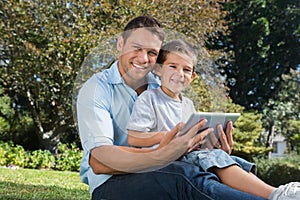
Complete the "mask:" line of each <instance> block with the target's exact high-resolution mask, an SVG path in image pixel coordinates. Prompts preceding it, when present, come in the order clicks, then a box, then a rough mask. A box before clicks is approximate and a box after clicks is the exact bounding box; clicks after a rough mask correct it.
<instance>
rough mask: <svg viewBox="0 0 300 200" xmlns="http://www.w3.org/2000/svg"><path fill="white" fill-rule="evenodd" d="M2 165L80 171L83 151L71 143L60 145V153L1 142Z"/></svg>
mask: <svg viewBox="0 0 300 200" xmlns="http://www.w3.org/2000/svg"><path fill="white" fill-rule="evenodd" d="M0 153H1V154H0V166H9V165H13V166H18V167H24V168H30V169H55V170H59V171H79V166H80V162H81V158H82V151H81V150H80V149H79V148H77V147H76V146H75V144H71V145H70V147H68V145H66V144H60V145H59V154H57V155H52V154H51V153H50V151H49V150H40V149H39V150H35V151H25V150H24V148H23V147H22V146H20V145H14V144H13V143H12V142H0Z"/></svg>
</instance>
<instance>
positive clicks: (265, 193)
mask: <svg viewBox="0 0 300 200" xmlns="http://www.w3.org/2000/svg"><path fill="white" fill-rule="evenodd" d="M213 171H214V172H215V173H216V174H217V175H218V177H219V178H220V179H221V181H222V182H223V183H224V184H226V185H228V186H230V187H232V188H235V189H237V190H240V191H243V192H247V193H250V194H254V195H257V196H260V197H263V198H265V199H267V198H269V196H270V194H271V192H272V191H273V190H274V189H275V188H274V187H272V186H270V185H268V184H266V183H265V182H263V181H262V180H261V179H259V178H258V177H257V176H255V175H254V174H252V173H251V172H250V173H248V172H246V171H244V170H243V169H242V168H240V167H239V166H237V165H232V166H229V167H226V168H223V169H220V168H214V169H213Z"/></svg>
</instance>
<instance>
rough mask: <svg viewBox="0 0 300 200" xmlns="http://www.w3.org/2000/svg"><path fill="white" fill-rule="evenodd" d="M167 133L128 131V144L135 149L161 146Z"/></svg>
mask: <svg viewBox="0 0 300 200" xmlns="http://www.w3.org/2000/svg"><path fill="white" fill-rule="evenodd" d="M166 133H167V132H166V131H160V132H142V131H134V130H128V144H129V145H130V146H135V147H150V146H153V145H155V144H159V143H160V141H161V140H162V138H163V137H164V136H165V135H166Z"/></svg>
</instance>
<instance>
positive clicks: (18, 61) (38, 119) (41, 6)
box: [0, 0, 226, 153]
mask: <svg viewBox="0 0 300 200" xmlns="http://www.w3.org/2000/svg"><path fill="white" fill-rule="evenodd" d="M157 8H159V9H157ZM221 14H222V12H221V11H220V4H219V3H218V1H217V0H213V1H209V2H207V1H204V0H202V1H195V0H189V1H185V2H182V1H175V2H174V1H166V0H163V1H153V2H151V3H149V1H145V0H142V1H136V0H134V1H128V0H125V1H110V0H104V1H101V3H94V2H91V1H72V2H64V1H51V0H45V1H12V0H3V1H1V2H0V19H1V20H0V26H1V29H0V35H1V38H0V49H1V54H0V65H1V66H0V74H1V77H0V85H1V86H3V87H4V89H5V94H8V95H9V96H10V97H14V98H13V99H12V104H14V105H15V106H14V107H13V108H14V110H15V111H16V112H15V116H14V118H13V119H14V120H10V121H8V122H9V125H10V127H14V126H18V128H17V129H14V130H11V132H10V133H9V134H10V135H9V137H8V138H6V139H11V140H13V141H16V140H17V138H23V137H25V136H26V137H27V138H25V139H24V140H23V141H28V143H29V140H28V133H29V132H30V131H31V132H30V133H33V132H34V134H33V135H35V136H36V137H37V142H36V143H37V144H38V146H37V147H35V148H41V149H49V150H51V152H52V153H53V152H56V151H57V146H58V143H59V140H60V138H61V136H62V135H63V134H67V132H70V130H71V129H72V128H73V129H74V121H73V118H72V116H73V115H72V114H73V113H72V89H73V83H74V80H75V77H76V76H77V73H78V71H79V68H80V65H81V63H82V62H83V61H84V58H85V57H86V56H87V55H88V53H89V51H90V49H92V48H94V47H97V46H98V45H101V44H103V43H105V42H106V38H107V37H110V36H116V35H117V34H118V33H120V32H121V30H122V28H123V27H124V24H125V23H127V22H128V21H129V20H130V19H132V18H133V17H135V16H138V15H151V16H154V17H156V18H158V19H159V20H160V21H162V23H163V24H164V25H165V27H166V28H167V29H169V30H176V31H178V32H181V33H184V34H186V35H188V36H189V37H191V38H193V39H194V40H195V41H197V42H198V43H199V45H202V46H203V44H204V43H205V41H206V38H205V35H206V34H207V33H210V34H214V33H215V32H224V31H225V29H226V27H225V26H223V24H222V23H218V20H219V19H220V15H221ZM191 24H192V25H191ZM196 45H198V44H196ZM111 48H112V47H111ZM211 53H212V54H213V55H214V56H215V57H216V56H217V55H218V54H219V53H218V52H217V51H212V52H211ZM24 115H26V116H27V117H28V118H30V119H31V122H30V124H27V125H28V126H26V127H23V128H24V129H25V130H26V131H22V129H21V128H19V127H20V125H19V124H18V123H17V122H18V121H19V120H20V119H22V117H23V116H24ZM28 118H27V119H28ZM2 121H3V120H2ZM2 124H3V122H2ZM3 126H4V125H3ZM29 130H30V131H29ZM69 134H70V133H69ZM20 136H22V137H20ZM18 142H20V141H18ZM71 142H73V141H71Z"/></svg>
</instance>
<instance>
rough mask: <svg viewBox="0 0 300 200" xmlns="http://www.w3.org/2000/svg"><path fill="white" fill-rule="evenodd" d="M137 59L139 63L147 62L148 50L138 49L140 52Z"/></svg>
mask: <svg viewBox="0 0 300 200" xmlns="http://www.w3.org/2000/svg"><path fill="white" fill-rule="evenodd" d="M138 61H139V62H140V63H148V62H149V57H148V52H147V51H146V50H140V52H139V54H138Z"/></svg>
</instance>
